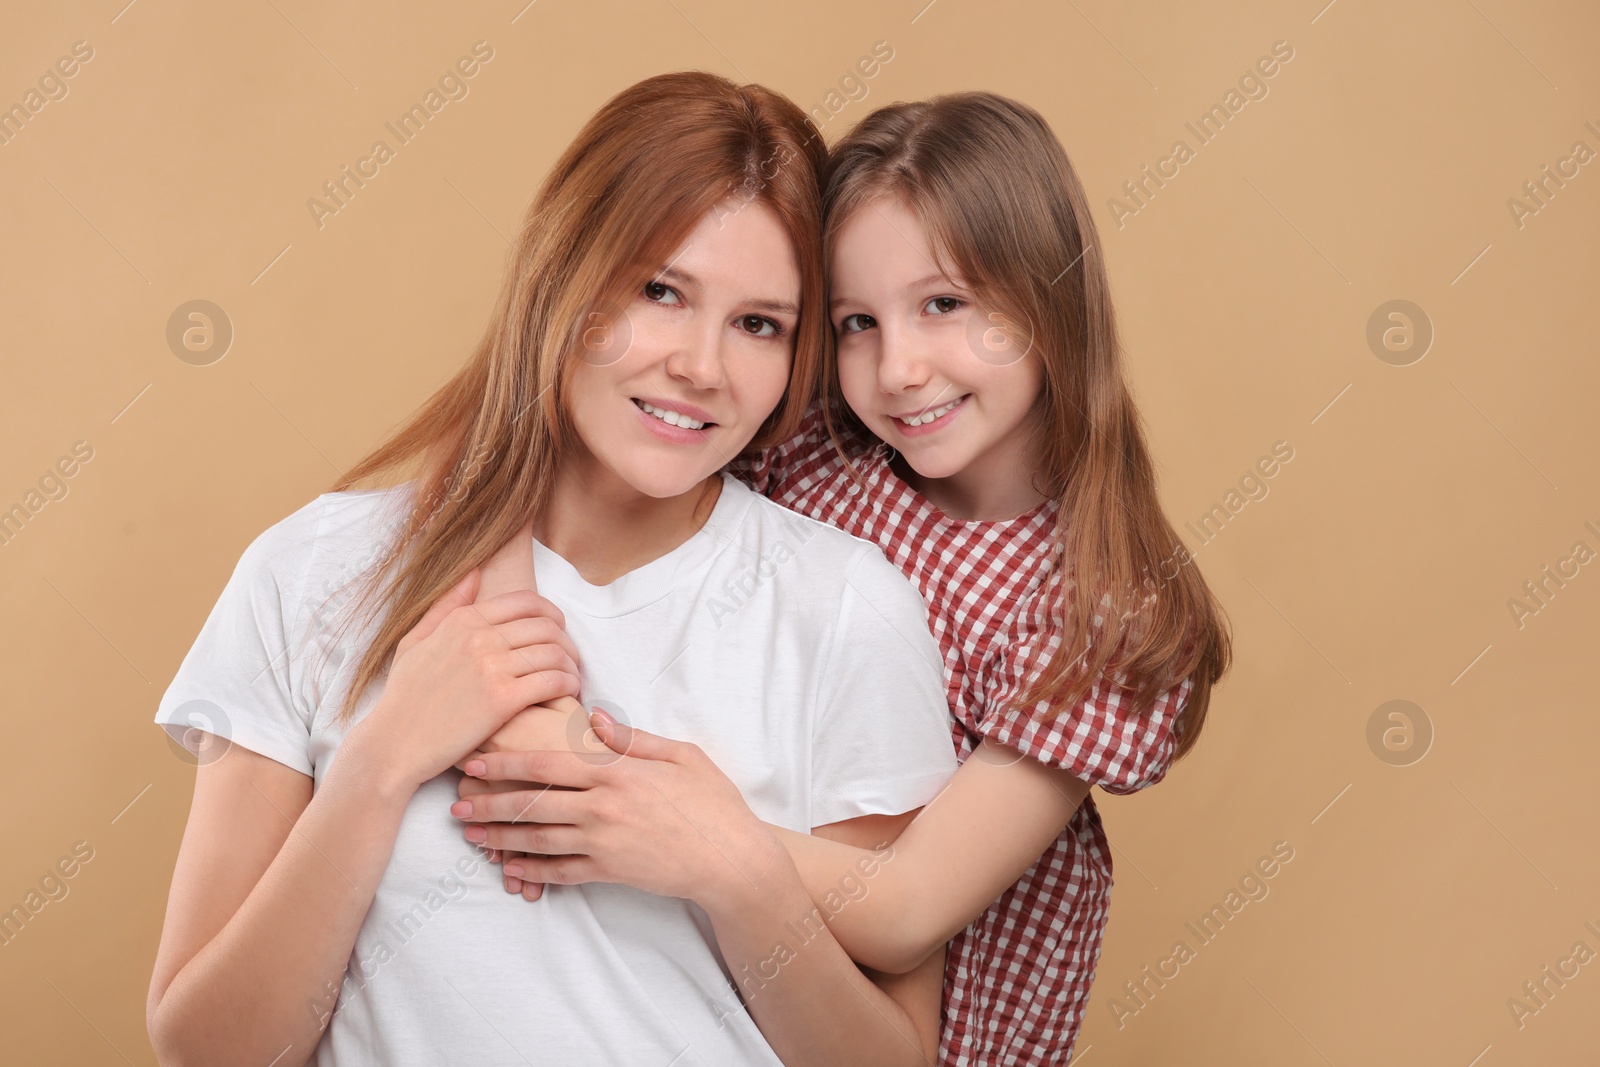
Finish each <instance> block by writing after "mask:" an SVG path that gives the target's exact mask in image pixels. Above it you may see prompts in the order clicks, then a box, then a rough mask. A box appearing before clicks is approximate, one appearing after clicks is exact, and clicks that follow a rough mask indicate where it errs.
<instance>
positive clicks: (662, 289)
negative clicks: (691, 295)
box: [644, 282, 683, 304]
mask: <svg viewBox="0 0 1600 1067" xmlns="http://www.w3.org/2000/svg"><path fill="white" fill-rule="evenodd" d="M668 294H671V296H672V299H671V300H667V299H664V298H665V297H666V296H667V295H668ZM644 298H645V299H646V300H649V301H650V302H652V303H655V304H681V303H683V298H682V297H680V296H679V295H678V291H677V290H676V289H674V288H673V287H672V286H670V285H667V284H666V283H665V282H645V283H644Z"/></svg>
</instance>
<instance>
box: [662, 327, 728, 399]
mask: <svg viewBox="0 0 1600 1067" xmlns="http://www.w3.org/2000/svg"><path fill="white" fill-rule="evenodd" d="M667 373H668V374H671V375H672V376H673V377H675V378H682V379H683V380H684V381H686V382H689V383H690V384H691V385H693V386H695V387H696V388H699V389H716V388H719V387H720V386H722V385H723V384H724V382H725V380H726V375H725V372H724V367H723V361H722V348H721V336H720V331H719V330H716V329H715V328H712V329H696V328H690V329H687V330H685V331H684V333H683V335H682V336H681V337H680V339H679V343H678V345H677V346H676V347H675V348H674V349H673V351H672V353H671V355H669V356H668V357H667Z"/></svg>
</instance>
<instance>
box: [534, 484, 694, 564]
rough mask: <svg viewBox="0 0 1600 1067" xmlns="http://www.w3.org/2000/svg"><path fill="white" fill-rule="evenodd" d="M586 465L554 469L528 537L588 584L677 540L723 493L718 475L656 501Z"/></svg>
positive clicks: (682, 539) (654, 556) (687, 533)
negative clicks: (546, 502) (546, 499)
mask: <svg viewBox="0 0 1600 1067" xmlns="http://www.w3.org/2000/svg"><path fill="white" fill-rule="evenodd" d="M591 463H592V461H591ZM594 465H595V466H598V464H594ZM588 466H589V465H587V464H577V463H564V464H562V465H561V466H560V468H559V469H558V470H557V472H556V477H555V484H554V486H553V487H552V489H551V493H550V500H549V506H547V507H546V508H545V509H544V513H543V514H542V515H541V516H540V517H539V518H537V519H535V520H534V523H533V536H534V537H536V538H538V540H539V542H540V544H543V545H544V546H545V547H546V548H548V549H550V550H551V551H552V552H554V553H556V555H558V556H560V557H561V558H562V559H564V560H566V561H567V562H568V563H570V564H572V566H573V568H574V569H575V570H576V571H577V572H578V574H579V575H581V576H582V577H583V580H584V581H586V582H588V583H589V584H590V585H610V584H611V583H612V582H614V581H616V580H617V579H618V578H620V577H622V576H623V575H624V574H627V573H628V572H629V571H631V570H635V569H637V568H639V567H642V566H644V565H645V564H646V563H649V562H650V561H651V560H654V559H659V558H660V557H662V556H664V555H666V554H667V553H668V552H671V551H672V550H673V549H674V548H677V547H678V546H679V545H681V544H683V543H684V542H685V541H687V540H688V539H689V538H691V537H693V536H694V535H695V533H697V532H698V531H699V530H700V528H701V527H702V526H704V525H705V523H706V520H707V519H708V518H710V517H711V511H712V509H713V508H714V507H715V506H716V503H717V500H718V498H719V497H720V496H721V495H722V475H721V474H716V473H714V474H711V475H710V476H708V477H707V478H706V479H705V480H704V481H702V482H701V483H699V484H698V485H696V486H695V487H694V488H693V489H690V490H689V491H688V492H686V493H682V494H680V495H678V496H675V497H666V498H661V497H653V496H647V495H646V494H644V493H641V492H639V491H638V490H637V489H635V488H633V487H632V486H630V485H628V484H627V483H625V482H623V481H622V480H621V479H620V478H618V477H616V475H614V474H612V473H611V472H610V471H604V472H600V471H592V470H589V469H587V467H588Z"/></svg>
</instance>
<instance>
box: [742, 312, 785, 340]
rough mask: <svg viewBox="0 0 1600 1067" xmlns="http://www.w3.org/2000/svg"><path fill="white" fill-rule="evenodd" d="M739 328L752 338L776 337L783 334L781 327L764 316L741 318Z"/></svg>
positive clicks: (745, 316)
mask: <svg viewBox="0 0 1600 1067" xmlns="http://www.w3.org/2000/svg"><path fill="white" fill-rule="evenodd" d="M739 328H740V329H742V330H744V332H745V333H748V334H750V335H751V336H752V337H777V336H779V335H781V334H782V333H783V327H782V326H780V325H778V324H777V323H776V322H774V321H773V320H772V319H769V318H767V317H766V316H765V315H744V316H741V317H740V319H739Z"/></svg>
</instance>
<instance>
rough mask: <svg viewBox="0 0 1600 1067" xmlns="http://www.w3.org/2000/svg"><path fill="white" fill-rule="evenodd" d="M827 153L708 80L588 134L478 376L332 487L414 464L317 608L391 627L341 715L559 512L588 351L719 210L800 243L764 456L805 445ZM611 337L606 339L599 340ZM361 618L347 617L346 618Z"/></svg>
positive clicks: (746, 90)
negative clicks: (382, 528)
mask: <svg viewBox="0 0 1600 1067" xmlns="http://www.w3.org/2000/svg"><path fill="white" fill-rule="evenodd" d="M825 161H826V150H825V148H824V147H823V141H822V139H821V137H820V135H819V134H818V133H817V131H816V128H815V127H814V126H813V125H812V124H811V122H810V120H809V119H808V118H807V117H806V115H805V113H804V112H803V111H801V110H800V108H798V107H797V106H796V105H795V104H794V103H792V102H791V101H789V100H788V99H787V98H785V97H783V96H781V95H779V94H777V93H774V92H772V91H771V90H769V89H765V88H763V87H761V86H759V85H742V86H741V85H735V84H734V83H733V82H731V81H729V80H727V79H726V78H722V77H719V76H717V75H715V74H708V73H704V72H698V71H685V72H678V73H672V74H663V75H659V76H657V77H653V78H647V79H646V80H644V81H641V82H639V83H637V84H635V85H633V86H631V87H629V88H628V89H625V90H623V91H622V92H620V93H618V94H617V95H616V96H614V97H613V98H612V99H611V100H609V101H607V102H606V104H605V105H604V106H602V107H601V108H600V110H599V111H598V112H597V113H596V114H595V115H594V117H593V118H591V119H590V120H589V121H588V123H586V124H585V125H584V127H583V129H582V130H580V131H579V133H578V135H577V137H576V139H575V140H574V141H573V142H572V144H571V145H570V146H569V147H568V148H567V150H566V151H565V152H564V153H563V154H562V155H561V158H560V159H559V160H557V162H556V164H555V167H554V168H553V169H552V170H551V172H550V174H549V175H548V176H547V177H546V178H545V180H544V183H543V184H542V185H541V186H540V188H539V191H538V193H537V195H536V196H535V198H534V200H533V203H532V205H531V207H530V208H529V211H528V214H527V217H526V218H525V220H524V222H523V224H522V228H521V230H520V231H519V233H518V235H517V240H516V242H515V245H514V247H513V249H512V251H511V253H510V256H509V261H508V264H507V271H506V276H505V282H504V285H503V287H502V289H501V292H500V297H499V300H498V302H497V304H496V306H495V310H494V312H493V314H492V315H491V316H490V320H489V324H488V327H487V329H486V331H485V333H484V335H483V339H482V340H481V341H480V342H479V343H478V347H477V350H476V352H475V353H474V354H473V356H472V358H471V359H470V360H469V361H468V362H467V364H466V365H465V366H464V367H462V369H461V370H460V371H459V372H458V373H457V374H456V375H455V376H454V377H453V378H451V379H450V381H449V382H447V383H445V385H444V386H443V387H441V388H440V389H439V390H438V391H437V392H436V393H434V394H433V396H431V397H430V398H429V399H428V400H427V401H426V402H425V403H424V404H423V405H422V407H421V408H420V409H419V410H418V411H417V412H416V413H415V414H414V415H413V416H412V417H411V418H410V420H409V421H408V422H406V423H405V425H404V426H403V427H402V428H401V429H399V430H398V431H397V432H395V433H394V434H393V435H392V436H391V437H390V438H389V439H388V440H387V441H385V442H384V443H383V444H382V445H380V446H379V447H378V448H376V449H375V450H373V451H372V452H371V453H370V454H369V455H367V456H366V457H365V458H363V459H362V460H361V461H360V462H358V463H357V464H355V466H353V467H352V468H351V469H350V470H349V471H347V472H346V473H345V474H344V475H343V476H341V477H340V478H339V479H338V480H337V481H336V482H334V483H333V485H332V486H331V487H330V488H329V490H328V491H329V492H340V491H343V490H347V489H351V488H353V487H355V486H356V485H357V484H358V483H360V482H362V481H364V480H366V479H368V478H371V477H373V476H375V475H380V474H385V473H388V472H390V471H393V470H397V469H402V468H410V469H412V470H414V471H416V472H417V473H416V476H415V481H414V482H413V483H412V487H413V491H412V492H410V493H408V494H406V495H405V503H406V504H407V507H408V511H407V513H406V514H405V515H404V517H400V516H399V515H398V513H397V514H396V515H395V516H394V518H393V519H392V521H391V525H390V529H389V530H388V531H387V535H386V538H385V541H384V544H383V545H382V546H380V547H378V548H377V549H375V550H374V554H373V559H372V561H371V564H370V565H369V566H367V567H366V568H364V569H363V571H362V572H361V573H360V574H357V575H355V576H354V577H353V578H352V579H351V580H350V581H347V582H345V583H344V584H343V585H342V586H341V587H340V588H339V589H337V590H332V589H330V590H324V592H326V593H328V594H329V596H328V599H327V600H326V601H325V602H324V603H323V604H322V606H321V607H320V608H319V609H318V610H319V615H320V616H321V619H320V620H319V624H318V625H317V626H316V627H314V630H315V632H316V634H317V636H316V638H315V639H316V640H318V641H320V642H321V643H322V644H323V645H324V646H326V648H327V649H328V650H329V651H331V650H332V648H333V647H335V646H337V645H338V643H339V640H338V637H337V636H335V635H334V632H333V631H334V629H335V628H334V627H332V626H331V625H329V626H324V625H322V624H321V622H322V620H326V621H327V622H328V623H330V624H331V623H332V621H333V619H334V617H335V616H334V612H335V611H338V612H340V613H341V614H339V615H338V619H339V624H338V626H337V627H336V629H337V631H338V633H341V634H342V633H343V632H345V631H347V630H348V629H349V628H350V627H351V626H352V625H353V624H354V622H355V620H356V619H357V618H358V617H369V615H376V616H377V617H378V618H379V619H380V621H379V623H378V626H377V629H376V633H375V637H374V638H373V640H372V642H371V644H370V645H368V646H367V647H366V648H364V649H363V650H362V652H361V659H360V663H359V665H358V667H357V670H356V673H355V676H354V679H353V681H352V683H351V686H350V688H349V690H348V692H347V694H346V697H345V700H344V702H343V704H342V706H341V707H340V710H339V721H340V722H348V721H349V718H350V716H351V714H352V713H353V711H354V708H355V705H356V702H357V701H358V699H359V698H360V696H361V694H362V693H363V692H364V691H365V690H366V689H367V687H368V686H369V685H370V684H371V682H372V681H373V680H374V679H375V678H377V677H378V676H379V675H380V674H382V673H383V672H384V671H385V670H386V669H387V667H388V664H389V662H390V660H391V658H392V656H393V654H394V651H395V648H396V646H397V645H398V644H399V642H400V639H401V637H403V636H404V635H405V634H406V633H407V632H408V631H409V630H411V629H412V627H414V626H415V625H416V624H417V622H418V620H420V619H421V618H422V616H423V615H424V614H425V613H426V612H427V610H428V608H429V607H430V606H431V605H432V604H433V603H434V601H436V600H437V599H438V598H439V597H440V596H441V595H442V594H443V593H444V592H445V591H446V590H448V589H449V588H450V587H451V586H453V585H455V583H456V582H458V581H460V580H461V578H462V577H463V576H465V574H466V573H467V572H468V571H469V570H471V569H472V568H473V567H474V566H477V565H478V564H480V563H482V562H483V561H485V560H486V559H488V558H489V556H491V555H492V554H493V553H494V552H495V551H497V550H498V549H499V548H500V547H501V546H502V545H504V544H505V543H506V542H507V541H508V540H509V539H510V538H511V537H512V535H513V534H515V533H516V532H517V531H518V530H519V529H520V528H521V526H522V525H523V523H525V522H526V521H527V520H528V518H529V517H530V516H534V515H537V514H538V513H539V511H540V509H542V508H543V507H544V506H545V504H546V502H547V500H548V499H549V493H550V489H551V485H552V481H553V478H554V474H555V471H556V465H557V464H558V463H559V462H560V461H561V458H562V455H563V452H564V449H566V448H567V447H568V446H569V443H570V442H571V440H572V435H573V429H572V426H571V424H570V422H569V420H568V418H567V414H566V406H565V398H566V391H567V383H568V382H569V381H570V379H571V372H572V370H573V368H574V367H575V365H576V363H575V359H576V358H577V357H576V355H575V354H576V353H577V352H578V349H579V347H580V346H581V345H583V344H584V343H585V340H584V339H585V335H586V331H587V332H588V335H589V338H590V340H593V339H594V338H596V337H603V336H604V335H605V331H606V330H607V329H609V328H610V327H611V324H613V323H615V322H617V321H618V320H619V319H620V318H621V316H622V315H623V312H624V309H625V308H626V307H627V304H628V303H629V301H630V300H631V299H632V297H633V296H634V294H635V293H637V292H638V290H639V288H640V287H641V286H642V285H644V283H645V282H647V281H649V280H650V279H651V278H652V277H653V276H654V275H655V274H656V273H657V272H658V271H660V269H661V267H662V266H663V265H664V264H666V263H667V261H668V259H669V258H670V256H671V255H672V253H673V251H674V250H675V249H676V248H677V247H678V246H679V245H680V244H681V243H682V242H683V240H684V238H685V237H686V236H687V235H688V234H689V232H690V231H691V230H693V228H694V227H695V226H696V225H698V224H699V222H700V220H701V219H703V218H704V217H705V216H706V215H707V214H708V213H709V212H710V211H712V210H713V208H716V207H717V206H718V205H721V204H723V203H724V201H726V200H727V198H729V197H735V198H738V199H737V200H736V201H735V203H736V204H737V203H739V202H755V203H761V204H764V205H766V206H767V207H770V208H771V209H772V210H773V212H774V213H775V214H776V215H777V216H778V218H779V219H780V221H781V222H782V224H783V226H784V228H785V229H786V231H787V233H788V235H789V238H790V240H791V241H792V243H793V247H794V251H795V255H796V257H797V260H798V264H799V267H800V279H801V308H800V316H799V322H798V325H797V328H796V330H795V341H794V346H795V347H794V357H793V363H792V366H791V373H790V381H789V387H788V390H787V391H786V393H785V395H784V397H783V399H782V401H781V402H780V403H779V405H778V407H777V408H776V409H775V410H774V411H773V413H772V415H771V416H770V417H769V418H768V419H767V420H766V421H765V423H764V424H763V425H762V427H761V429H760V430H758V431H757V434H756V437H755V439H754V440H753V441H752V442H751V447H761V446H765V445H768V444H771V443H774V442H777V441H780V440H783V439H784V438H786V437H789V436H791V435H792V434H793V433H794V431H795V429H796V428H797V426H798V425H799V422H800V419H801V417H802V415H803V413H804V410H805V408H806V406H807V405H808V404H809V403H810V401H811V399H812V397H813V395H814V393H815V389H816V384H817V379H818V377H819V376H820V368H821V365H822V359H823V351H824V345H825V343H826V339H827V337H828V319H827V310H826V307H825V304H824V301H823V296H822V294H823V282H824V279H823V259H822V251H821V240H820V233H821V195H820V188H819V175H820V172H821V169H822V166H823V164H824V163H825ZM597 328H599V329H600V331H601V333H600V334H599V335H597V334H595V333H594V332H593V331H595V330H596V329H597ZM346 607H348V608H350V611H349V612H348V613H344V612H343V609H344V608H346Z"/></svg>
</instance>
